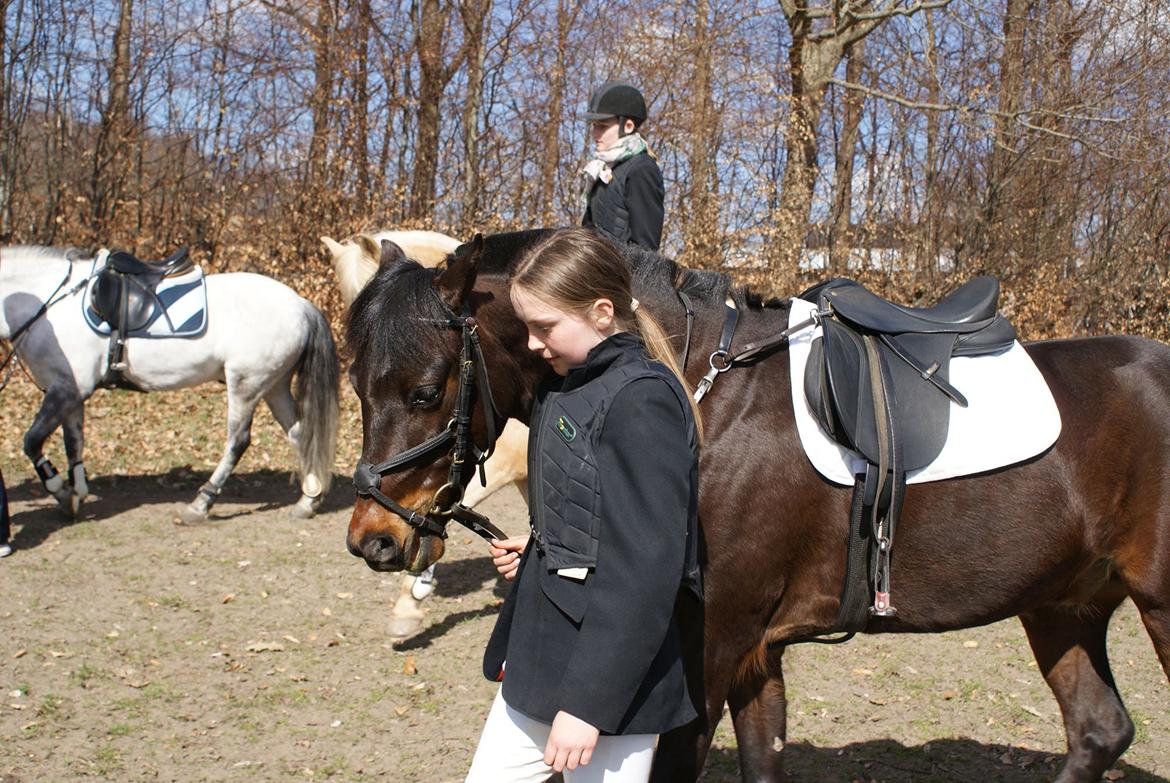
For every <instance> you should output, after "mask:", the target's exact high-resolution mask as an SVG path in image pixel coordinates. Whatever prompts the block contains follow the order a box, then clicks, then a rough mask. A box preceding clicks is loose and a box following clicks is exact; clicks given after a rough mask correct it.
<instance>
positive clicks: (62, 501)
mask: <svg viewBox="0 0 1170 783" xmlns="http://www.w3.org/2000/svg"><path fill="white" fill-rule="evenodd" d="M53 499H54V500H56V501H57V508H59V509H61V510H62V511H64V512H65V516H67V517H69V518H70V519H76V518H77V511H76V509H74V508H73V493H71V492H62V493H60V494H54V495H53Z"/></svg>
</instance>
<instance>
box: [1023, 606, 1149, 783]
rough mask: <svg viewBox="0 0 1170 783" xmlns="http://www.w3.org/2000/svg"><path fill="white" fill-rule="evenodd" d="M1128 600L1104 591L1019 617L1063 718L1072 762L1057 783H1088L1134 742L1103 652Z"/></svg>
mask: <svg viewBox="0 0 1170 783" xmlns="http://www.w3.org/2000/svg"><path fill="white" fill-rule="evenodd" d="M1123 598H1124V595H1123V594H1122V593H1121V592H1120V591H1119V590H1118V589H1117V588H1116V587H1112V588H1106V590H1105V591H1103V594H1102V595H1099V596H1098V597H1097V598H1096V599H1095V600H1094V601H1093V603H1092V604H1091V605H1089V606H1080V607H1074V606H1048V607H1041V608H1040V609H1037V610H1034V611H1031V612H1028V613H1027V614H1024V615H1021V616H1020V620H1021V621H1022V622H1023V624H1024V630H1026V631H1027V632H1028V641H1029V642H1030V643H1031V645H1032V652H1033V653H1034V654H1035V655H1036V663H1037V664H1038V665H1039V667H1040V672H1041V674H1043V675H1044V679H1045V680H1047V681H1048V685H1049V687H1050V688H1052V693H1053V694H1054V695H1055V696H1056V701H1057V703H1058V704H1060V711H1061V713H1062V714H1063V716H1064V731H1065V735H1066V736H1067V738H1068V758H1067V759H1066V760H1065V762H1064V767H1063V768H1061V770H1060V774H1059V775H1058V776H1057V778H1056V781H1055V783H1090V782H1091V781H1097V780H1100V779H1101V775H1102V774H1103V773H1104V772H1106V771H1107V770H1108V769H1109V767H1110V766H1112V765H1113V762H1115V761H1116V760H1117V759H1118V758H1120V756H1121V754H1122V753H1123V752H1124V751H1125V749H1126V748H1127V747H1129V743H1130V742H1131V741H1132V740H1133V722H1132V721H1131V720H1130V718H1129V714H1128V713H1127V712H1126V711H1125V707H1124V706H1123V705H1122V703H1121V697H1120V696H1118V694H1117V686H1116V685H1115V684H1114V682H1113V674H1112V672H1111V671H1110V670H1109V658H1108V654H1107V652H1106V649H1105V634H1106V631H1107V630H1108V628H1109V618H1110V616H1111V615H1112V614H1113V610H1114V609H1116V608H1117V605H1118V604H1120V603H1121V601H1122V599H1123Z"/></svg>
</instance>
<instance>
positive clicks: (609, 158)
mask: <svg viewBox="0 0 1170 783" xmlns="http://www.w3.org/2000/svg"><path fill="white" fill-rule="evenodd" d="M649 151H650V148H649V147H648V146H647V145H646V140H645V139H643V138H642V134H640V133H637V132H635V133H631V134H630V135H629V136H622V137H621V138H620V139H618V142H617V144H615V145H613V146H612V147H610V148H609V149H607V150H601V151H600V152H598V153H596V157H594V158H593V160H591V161H589V162H588V163H586V164H585V168H583V169H581V173H582V174H583V175H585V197H586V198H588V197H589V192H590V191H591V190H593V185H594V184H595V183H596V182H597V181H598V180H601V181H602V182H604V183H605V184H606V185H608V184H609V182H610V180H612V179H613V169H612V168H610V166H611V165H612V164H614V163H621V162H622V161H623V160H629V159H630V158H632V157H634V156H635V155H638V154H640V153H643V152H649Z"/></svg>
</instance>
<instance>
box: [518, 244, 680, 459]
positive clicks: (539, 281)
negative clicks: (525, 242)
mask: <svg viewBox="0 0 1170 783" xmlns="http://www.w3.org/2000/svg"><path fill="white" fill-rule="evenodd" d="M510 284H511V285H518V286H521V287H523V288H524V289H525V290H526V291H529V292H531V293H532V295H533V296H535V297H537V298H539V299H543V300H544V301H546V302H548V303H549V304H551V305H554V306H556V307H558V308H560V309H562V310H564V311H565V312H567V313H577V314H580V315H584V314H585V313H587V312H589V309H590V308H591V307H592V306H593V303H594V302H596V301H597V300H598V299H608V300H610V301H611V302H613V315H614V320H615V321H616V323H617V328H618V329H621V330H622V331H626V332H630V333H631V334H635V335H637V336H638V337H640V338H642V342H644V343H645V344H646V350H647V352H648V353H649V354H650V358H652V359H654V360H655V361H658V362H661V363H662V364H665V365H666V366H667V368H669V369H670V371H671V372H672V373H673V374H674V376H675V377H676V378H678V381H679V383H680V384H682V387H683V389H684V390H685V391H686V393H687V401H688V402H689V403H690V406H691V413H692V414H693V415H694V418H695V426H696V428H697V430H698V433H699V435H700V437H702V431H703V425H702V418H701V416H700V414H699V406H698V403H696V402H695V399H694V396H693V394H692V389H691V386H690V384H689V383H687V379H686V378H685V377H683V373H682V368H681V367H680V366H679V364H678V359H677V358H676V357H675V354H674V347H673V346H671V344H670V340H668V339H667V337H666V333H665V332H663V330H662V327H661V326H659V324H658V321H656V320H655V319H654V316H652V315H650V313H648V312H646V308H645V307H637V308H635V307H634V300H633V293H632V291H631V289H632V285H631V280H630V268H629V265H628V264H627V263H626V260H625V259H624V258H622V255H621V253H620V252H619V251H618V249H617V248H616V247H614V245H613V244H612V243H611V242H609V241H608V240H606V239H605V238H604V237H602V236H601V235H600V234H598V233H597V232H595V231H593V230H592V229H588V228H563V229H559V230H557V231H554V232H553V233H552V234H550V235H549V236H547V237H545V238H544V239H542V240H541V241H540V242H538V243H537V244H535V245H533V246H532V248H530V249H529V250H528V252H527V253H525V255H524V257H523V258H521V259H520V262H519V263H518V264H517V265H516V269H515V270H514V271H513V272H512V277H511V280H510Z"/></svg>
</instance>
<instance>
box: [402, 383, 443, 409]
mask: <svg viewBox="0 0 1170 783" xmlns="http://www.w3.org/2000/svg"><path fill="white" fill-rule="evenodd" d="M442 393H443V387H441V386H419V387H418V388H417V389H415V390H414V391H412V392H411V393H410V407H412V408H425V407H426V406H428V405H430V404H431V403H433V402H435V401H436V400H437V399H439V395H440V394H442Z"/></svg>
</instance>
